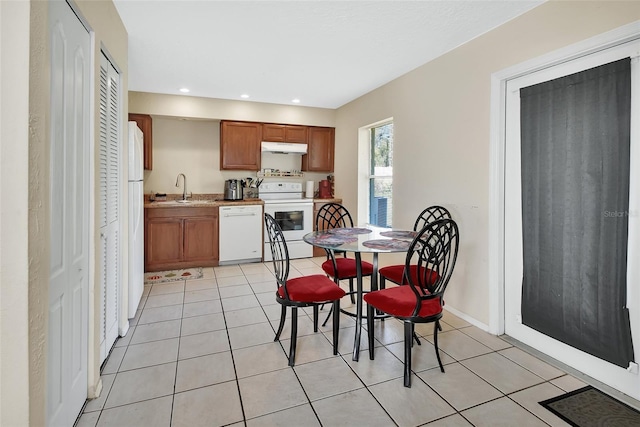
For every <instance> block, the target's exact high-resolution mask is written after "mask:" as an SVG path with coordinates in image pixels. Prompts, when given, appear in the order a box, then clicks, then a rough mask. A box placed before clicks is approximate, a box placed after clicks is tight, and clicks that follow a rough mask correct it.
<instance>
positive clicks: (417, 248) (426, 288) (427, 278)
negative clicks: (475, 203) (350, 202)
mask: <svg viewBox="0 0 640 427" xmlns="http://www.w3.org/2000/svg"><path fill="white" fill-rule="evenodd" d="M459 240H460V237H459V232H458V225H457V224H456V223H455V221H454V220H452V219H440V220H437V221H434V222H430V223H428V224H427V225H425V226H424V228H422V230H420V231H419V232H418V234H417V236H416V237H415V238H414V239H413V241H412V242H411V245H410V246H409V250H408V251H407V257H406V260H405V270H404V271H405V273H404V280H405V281H406V283H407V286H394V287H391V288H388V289H380V290H378V291H373V292H369V293H367V294H365V296H364V300H365V302H366V303H367V304H368V305H367V329H368V338H369V358H370V359H371V360H374V354H375V343H374V325H373V321H374V310H379V311H381V312H383V313H385V314H388V315H390V316H393V317H395V318H397V319H400V320H402V321H403V322H404V386H405V387H411V351H412V343H413V336H414V324H416V323H431V322H433V323H434V332H433V341H434V347H435V350H436V357H437V359H438V364H439V365H440V371H442V372H444V367H443V366H442V360H441V359H440V350H439V349H438V331H439V330H442V328H441V326H440V319H441V318H442V310H443V307H444V292H445V290H446V289H447V285H448V284H449V280H450V279H451V274H452V273H453V268H454V266H455V264H456V259H457V257H458V243H459ZM411 265H416V266H417V267H418V269H417V270H416V271H417V272H418V274H416V275H412V274H408V273H407V272H408V271H409V269H410V267H411Z"/></svg>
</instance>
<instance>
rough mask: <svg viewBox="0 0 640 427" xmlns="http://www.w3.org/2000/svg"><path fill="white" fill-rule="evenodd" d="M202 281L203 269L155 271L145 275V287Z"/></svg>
mask: <svg viewBox="0 0 640 427" xmlns="http://www.w3.org/2000/svg"><path fill="white" fill-rule="evenodd" d="M186 279H202V267H196V268H185V269H184V270H169V271H153V272H151V273H145V274H144V284H145V285H155V284H157V283H165V282H175V281H176V280H186Z"/></svg>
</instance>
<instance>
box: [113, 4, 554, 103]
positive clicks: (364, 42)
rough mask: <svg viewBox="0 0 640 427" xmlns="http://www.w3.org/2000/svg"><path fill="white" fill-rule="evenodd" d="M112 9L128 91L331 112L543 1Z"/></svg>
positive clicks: (126, 6) (120, 6) (136, 6)
mask: <svg viewBox="0 0 640 427" xmlns="http://www.w3.org/2000/svg"><path fill="white" fill-rule="evenodd" d="M114 2H115V5H116V8H117V9H118V12H119V13H120V16H121V17H122V21H123V22H124V25H125V27H126V29H127V32H128V33H129V90H132V91H140V92H153V93H165V94H180V92H179V89H180V88H182V87H187V88H189V89H190V90H191V92H190V93H189V95H193V96H200V97H207V98H221V99H236V100H237V99H241V98H240V95H241V94H249V95H250V98H249V99H248V100H249V101H254V102H269V103H275V104H292V100H293V99H294V98H298V99H300V105H305V106H312V107H324V108H338V107H340V106H342V105H344V104H346V103H348V102H349V101H352V100H353V99H356V98H358V97H359V96H361V95H363V94H365V93H367V92H369V91H371V90H373V89H375V88H377V87H379V86H382V85H384V84H385V83H387V82H389V81H391V80H393V79H395V78H397V77H399V76H401V75H403V74H405V73H407V72H408V71H411V70H412V69H414V68H417V67H418V66H420V65H422V64H424V63H426V62H429V61H431V60H432V59H434V58H436V57H438V56H440V55H442V54H444V53H446V52H447V51H450V50H452V49H454V48H455V47H457V46H460V45H461V44H464V43H466V42H467V41H469V40H471V39H473V38H475V37H477V36H479V35H480V34H483V33H486V32H487V31H489V30H491V29H492V28H495V27H497V26H499V25H501V24H503V23H504V22H506V21H509V20H510V19H513V18H514V17H516V16H518V15H521V14H522V13H524V12H526V11H528V10H530V9H532V8H534V7H535V6H537V5H539V4H541V3H542V2H543V1H540V0H539V1H525V0H500V1H495V0H492V1H479V0H471V1H452V0H442V1H433V0H418V1H415V0H414V1H397V0H386V1H362V0H360V1H304V0H299V1H266V0H263V1H243V0H236V1H216V0H209V1H205V0H200V1H189V0H173V1H167V0H114Z"/></svg>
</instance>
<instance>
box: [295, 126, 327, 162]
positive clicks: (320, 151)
mask: <svg viewBox="0 0 640 427" xmlns="http://www.w3.org/2000/svg"><path fill="white" fill-rule="evenodd" d="M307 143H308V144H309V146H308V148H307V154H305V155H304V156H302V170H303V171H309V172H333V153H334V150H335V129H334V128H328V127H311V126H310V127H308V128H307Z"/></svg>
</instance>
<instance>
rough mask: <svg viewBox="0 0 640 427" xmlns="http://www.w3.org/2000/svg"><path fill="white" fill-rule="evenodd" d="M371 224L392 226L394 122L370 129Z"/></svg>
mask: <svg viewBox="0 0 640 427" xmlns="http://www.w3.org/2000/svg"><path fill="white" fill-rule="evenodd" d="M369 141H370V145H369V223H371V224H375V225H378V226H381V227H391V224H392V214H391V213H392V202H393V193H392V187H393V186H392V184H393V122H383V123H381V124H377V125H375V126H373V127H371V128H370V129H369Z"/></svg>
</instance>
